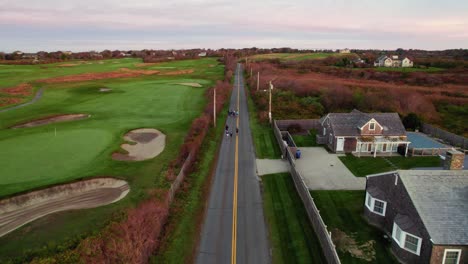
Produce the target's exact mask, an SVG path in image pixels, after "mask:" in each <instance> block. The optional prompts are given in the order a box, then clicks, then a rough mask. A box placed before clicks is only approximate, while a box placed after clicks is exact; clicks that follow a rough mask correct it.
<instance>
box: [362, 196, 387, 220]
mask: <svg viewBox="0 0 468 264" xmlns="http://www.w3.org/2000/svg"><path fill="white" fill-rule="evenodd" d="M375 202H381V203H383V207H382V212H379V211H376V210H375V208H376V207H375ZM365 204H366V207H367V208H368V209H369V210H370V211H371V212H373V213H374V214H378V215H381V216H385V211H386V210H387V202H385V201H383V200H380V199H377V198H374V197H372V195H371V194H370V193H368V192H366V201H365Z"/></svg>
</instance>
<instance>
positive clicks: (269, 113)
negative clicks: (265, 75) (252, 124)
mask: <svg viewBox="0 0 468 264" xmlns="http://www.w3.org/2000/svg"><path fill="white" fill-rule="evenodd" d="M268 90H269V101H270V102H269V104H268V119H269V120H270V124H271V90H273V84H271V81H270V89H268Z"/></svg>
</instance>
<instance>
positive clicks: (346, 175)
mask: <svg viewBox="0 0 468 264" xmlns="http://www.w3.org/2000/svg"><path fill="white" fill-rule="evenodd" d="M299 149H300V150H301V153H302V155H301V158H300V159H297V160H296V169H297V171H299V173H300V174H301V175H302V177H303V178H304V181H305V183H306V185H307V187H308V188H309V189H311V190H364V189H365V186H366V178H365V177H355V176H354V175H353V174H352V173H351V172H350V171H349V170H348V168H346V166H345V165H344V164H343V163H342V162H341V160H340V159H338V155H337V154H330V153H328V152H327V151H326V150H325V149H324V148H321V147H313V148H299Z"/></svg>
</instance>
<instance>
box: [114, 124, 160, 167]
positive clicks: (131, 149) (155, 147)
mask: <svg viewBox="0 0 468 264" xmlns="http://www.w3.org/2000/svg"><path fill="white" fill-rule="evenodd" d="M124 139H125V140H126V141H128V142H133V143H135V144H127V143H125V144H122V145H121V146H120V147H121V148H122V149H124V150H125V151H127V152H128V154H122V153H119V152H115V153H113V154H112V158H113V159H114V160H123V161H141V160H147V159H152V158H154V157H156V156H158V155H159V154H160V153H161V152H162V151H163V150H164V147H165V146H166V135H164V134H163V133H161V132H160V131H159V130H156V129H153V128H141V129H135V130H132V131H130V132H128V133H127V134H126V135H125V136H124Z"/></svg>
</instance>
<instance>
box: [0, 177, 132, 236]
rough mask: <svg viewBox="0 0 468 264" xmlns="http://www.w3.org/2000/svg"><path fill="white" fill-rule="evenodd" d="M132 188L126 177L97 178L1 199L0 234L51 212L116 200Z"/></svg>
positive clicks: (104, 203) (98, 204) (100, 204)
mask: <svg viewBox="0 0 468 264" xmlns="http://www.w3.org/2000/svg"><path fill="white" fill-rule="evenodd" d="M129 191H130V186H129V185H128V183H127V182H126V181H124V180H119V179H115V178H95V179H90V180H83V181H78V182H73V183H68V184H62V185H57V186H54V187H50V188H46V189H42V190H37V191H33V192H29V193H26V194H21V195H17V196H14V197H11V198H7V199H3V200H0V237H1V236H3V235H5V234H7V233H9V232H11V231H13V230H15V229H17V228H19V227H21V226H23V225H25V224H27V223H29V222H32V221H33V220H35V219H38V218H40V217H43V216H45V215H48V214H52V213H55V212H60V211H65V210H73V209H84V208H94V207H99V206H103V205H106V204H110V203H114V202H117V201H119V200H120V199H122V198H123V197H125V196H126V195H127V194H128V192H129Z"/></svg>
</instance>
